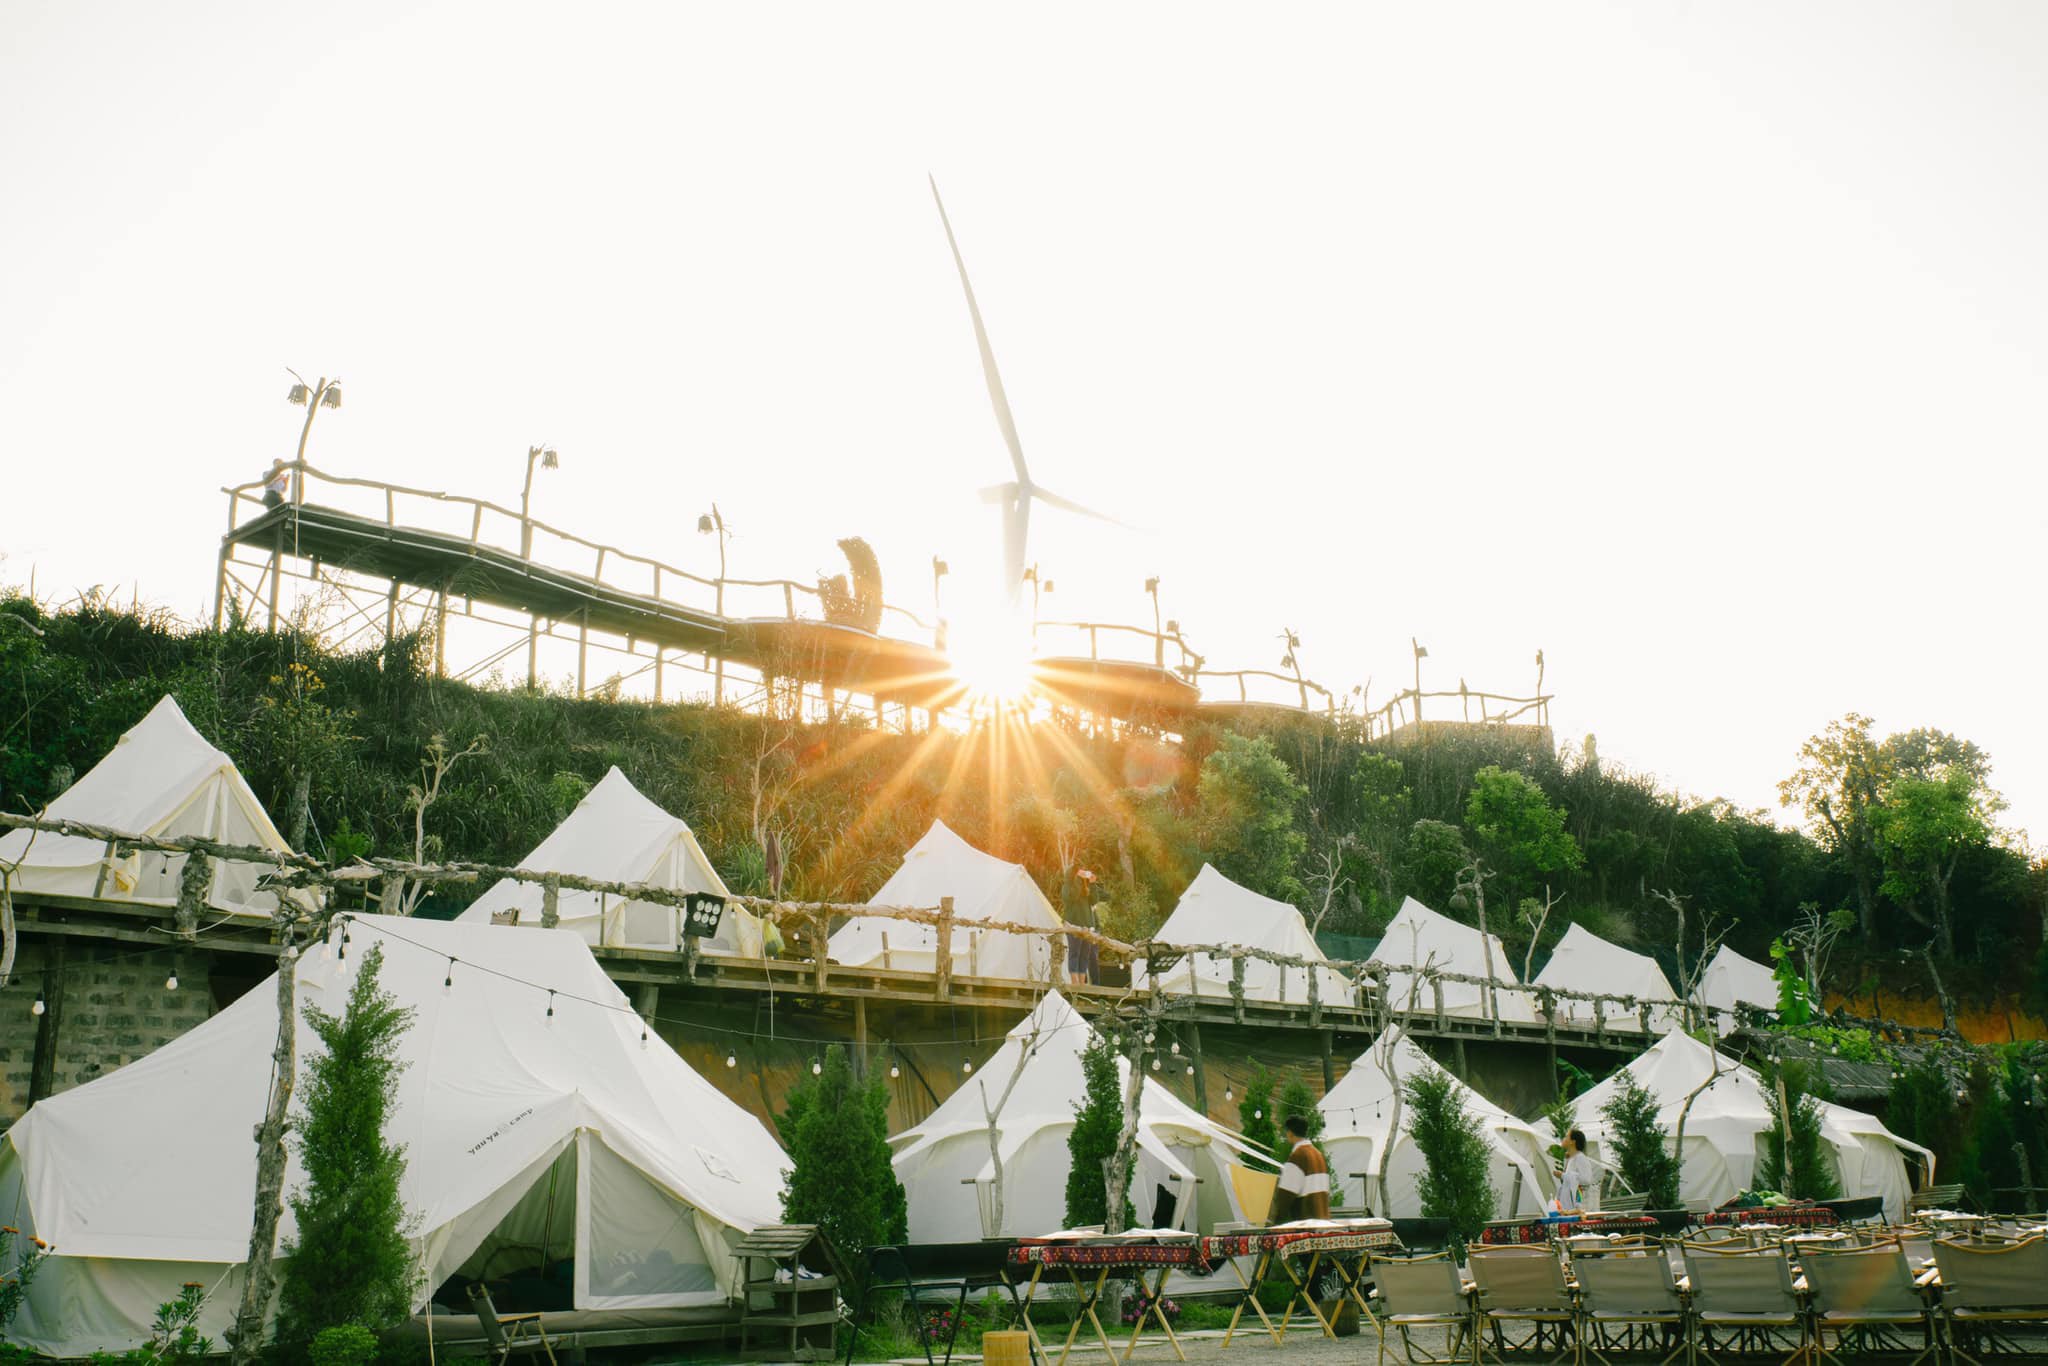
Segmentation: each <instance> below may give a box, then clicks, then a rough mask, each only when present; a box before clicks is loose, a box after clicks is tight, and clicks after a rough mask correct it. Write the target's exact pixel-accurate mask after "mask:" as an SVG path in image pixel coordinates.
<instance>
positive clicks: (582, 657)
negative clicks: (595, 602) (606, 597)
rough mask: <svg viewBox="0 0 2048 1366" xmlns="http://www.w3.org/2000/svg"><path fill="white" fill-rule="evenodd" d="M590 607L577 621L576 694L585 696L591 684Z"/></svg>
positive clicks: (584, 610)
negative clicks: (585, 691)
mask: <svg viewBox="0 0 2048 1366" xmlns="http://www.w3.org/2000/svg"><path fill="white" fill-rule="evenodd" d="M589 669H590V609H589V608H588V607H586V608H584V609H583V611H582V613H581V614H580V615H579V616H578V617H577V621H576V695H577V696H578V697H581V696H583V693H584V690H585V689H586V688H587V687H588V685H589V677H588V675H589Z"/></svg>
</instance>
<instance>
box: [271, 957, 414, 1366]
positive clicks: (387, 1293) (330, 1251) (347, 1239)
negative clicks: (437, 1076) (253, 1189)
mask: <svg viewBox="0 0 2048 1366" xmlns="http://www.w3.org/2000/svg"><path fill="white" fill-rule="evenodd" d="M383 964H384V950H383V946H382V945H372V946H371V947H370V948H369V950H368V951H367V952H365V953H364V954H363V959H362V966H361V967H360V968H359V969H358V970H357V972H356V979H355V982H354V984H353V985H351V986H350V988H349V994H348V1008H347V1010H346V1011H345V1012H344V1013H342V1014H340V1015H329V1014H328V1013H326V1012H325V1011H323V1010H321V1009H320V1008H319V1007H317V1006H307V1007H306V1011H305V1021H306V1025H307V1027H308V1028H310V1029H311V1030H312V1031H313V1033H314V1034H315V1035H316V1036H318V1038H319V1040H320V1043H321V1045H322V1047H321V1051H320V1052H318V1053H316V1054H314V1055H312V1056H311V1057H310V1058H308V1059H307V1061H306V1074H307V1075H306V1086H305V1092H304V1097H305V1100H304V1106H303V1108H302V1110H301V1111H300V1114H299V1116H298V1120H297V1124H296V1132H297V1136H298V1147H299V1161H300V1165H301V1167H302V1168H303V1170H304V1172H305V1184H304V1185H302V1186H300V1187H299V1188H298V1189H297V1190H295V1191H293V1192H292V1195H291V1207H292V1216H293V1218H294V1219H296V1220H297V1222H298V1233H297V1236H296V1237H295V1239H294V1240H293V1241H292V1242H291V1243H290V1244H288V1245H287V1246H286V1247H285V1248H284V1254H285V1256H286V1258H287V1260H286V1262H285V1264H284V1274H283V1276H282V1278H281V1283H280V1286H279V1290H278V1304H277V1343H278V1346H279V1348H280V1350H281V1351H282V1352H283V1353H284V1354H285V1355H287V1356H289V1357H292V1358H293V1359H297V1360H304V1359H305V1356H306V1354H307V1352H308V1351H310V1349H311V1346H312V1342H313V1338H314V1336H315V1335H317V1334H318V1333H319V1332H320V1330H321V1329H323V1328H331V1327H334V1326H335V1325H337V1324H347V1323H354V1324H361V1325H364V1326H365V1327H368V1328H370V1329H371V1330H372V1331H373V1332H374V1331H375V1330H376V1329H379V1328H386V1327H389V1326H391V1325H393V1324H396V1323H398V1322H399V1321H400V1320H402V1319H404V1318H405V1317H406V1315H407V1314H408V1313H410V1312H411V1308H412V1289H413V1280H414V1262H413V1255H412V1248H411V1247H410V1245H409V1244H408V1243H407V1242H406V1236H405V1235H406V1214H405V1206H404V1202H403V1200H402V1199H401V1198H400V1195H399V1184H400V1182H401V1181H402V1180H403V1179H404V1176H405V1149H404V1148H403V1147H402V1146H400V1145H399V1144H396V1143H391V1142H388V1141H386V1139H385V1137H384V1132H385V1127H386V1124H387V1122H388V1120H389V1117H390V1113H391V1107H392V1104H393V1103H394V1102H395V1100H396V1099H397V1095H398V1078H399V1074H400V1073H401V1072H402V1071H404V1069H405V1064H404V1062H402V1061H401V1060H400V1058H399V1056H398V1047H399V1042H400V1040H402V1039H403V1038H404V1036H405V1031H406V1030H408V1029H410V1028H411V1027H412V1020H413V1012H412V1010H411V1008H410V1007H405V1006H400V1005H399V1004H398V1002H397V1001H396V1000H395V999H394V998H393V997H392V996H391V994H390V993H389V992H387V991H385V990H383V989H382V987H380V986H379V985H378V975H379V973H380V971H381V969H382V968H383Z"/></svg>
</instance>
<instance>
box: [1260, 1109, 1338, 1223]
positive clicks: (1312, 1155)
mask: <svg viewBox="0 0 2048 1366" xmlns="http://www.w3.org/2000/svg"><path fill="white" fill-rule="evenodd" d="M1287 1136H1288V1137H1289V1138H1291V1139H1293V1140H1294V1150H1293V1151H1292V1152H1290V1153H1288V1154H1287V1162H1286V1164H1285V1165H1283V1166H1282V1167H1281V1168H1280V1184H1279V1185H1278V1186H1276V1187H1275V1188H1274V1190H1273V1209H1272V1212H1271V1213H1270V1214H1268V1215H1267V1216H1266V1222H1267V1223H1269V1224H1291V1223H1293V1222H1294V1221H1295V1220H1297V1219H1327V1218H1329V1217H1330V1164H1329V1163H1328V1162H1326V1161H1325V1160H1324V1159H1323V1155H1322V1153H1321V1152H1320V1151H1318V1150H1317V1148H1316V1145H1315V1144H1313V1143H1311V1142H1309V1141H1308V1121H1307V1120H1305V1119H1303V1118H1302V1117H1301V1116H1300V1115H1289V1116H1288V1117H1287Z"/></svg>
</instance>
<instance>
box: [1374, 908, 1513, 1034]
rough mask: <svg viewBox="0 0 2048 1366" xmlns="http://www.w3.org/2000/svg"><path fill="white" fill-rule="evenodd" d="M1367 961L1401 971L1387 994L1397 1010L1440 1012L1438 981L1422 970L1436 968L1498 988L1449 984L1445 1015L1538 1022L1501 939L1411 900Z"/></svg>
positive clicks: (1394, 975)
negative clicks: (1437, 1003)
mask: <svg viewBox="0 0 2048 1366" xmlns="http://www.w3.org/2000/svg"><path fill="white" fill-rule="evenodd" d="M1368 961H1370V962H1374V963H1385V964H1387V965H1389V966H1390V967H1393V968H1395V969H1397V971H1394V972H1392V973H1389V974H1388V976H1387V995H1388V997H1389V999H1390V1001H1391V1004H1392V1005H1393V1006H1394V1008H1395V1009H1397V1010H1434V1009H1435V1008H1436V991H1435V986H1436V983H1435V982H1434V981H1433V980H1432V979H1431V978H1429V977H1428V976H1426V975H1425V974H1424V973H1422V972H1420V971H1418V969H1421V968H1428V967H1434V968H1435V969H1436V970H1438V971H1439V972H1454V973H1458V974H1460V975H1461V976H1465V977H1475V978H1479V979H1481V980H1483V981H1490V982H1493V983H1494V984H1495V985H1494V986H1493V988H1491V989H1488V988H1486V987H1484V986H1481V985H1480V984H1479V983H1478V982H1444V983H1443V1000H1444V1013H1445V1014H1447V1015H1459V1016H1478V1017H1480V1018H1482V1019H1493V1018H1495V1017H1496V1016H1498V1018H1500V1019H1503V1020H1520V1021H1526V1022H1530V1023H1533V1022H1534V1021H1535V1019H1536V1008H1535V1007H1534V1006H1533V1005H1531V1004H1530V996H1529V992H1528V989H1527V988H1525V987H1522V986H1520V985H1518V979H1517V978H1516V976H1515V969H1514V966H1513V965H1512V964H1510V963H1509V962H1508V955H1507V950H1506V949H1504V948H1502V947H1501V942H1500V938H1499V936H1497V935H1492V934H1485V935H1482V934H1481V933H1480V932H1479V931H1478V930H1476V929H1474V928H1473V927H1472V926H1470V925H1461V924H1459V923H1458V922H1457V921H1455V920H1452V919H1451V918H1450V917H1448V916H1442V915H1438V914H1437V913H1436V912H1435V911H1432V910H1431V909H1429V907H1427V906H1425V905H1423V904H1422V903H1421V902H1420V901H1417V900H1416V899H1415V898H1414V897H1412V896H1411V897H1409V898H1407V899H1406V900H1405V901H1403V902H1402V903H1401V909H1400V910H1399V911H1398V912H1396V913H1395V915H1394V919H1393V921H1392V923H1390V924H1389V925H1388V926H1387V932H1386V935H1385V936H1384V937H1383V938H1381V940H1380V943H1379V947H1378V948H1376V949H1374V950H1373V951H1372V957H1371V959H1370V960H1368ZM1489 961H1490V963H1491V971H1489V970H1488V967H1489Z"/></svg>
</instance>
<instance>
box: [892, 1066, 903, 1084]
mask: <svg viewBox="0 0 2048 1366" xmlns="http://www.w3.org/2000/svg"><path fill="white" fill-rule="evenodd" d="M902 1075H903V1069H902V1068H900V1067H898V1066H897V1065H896V1064H895V1063H893V1062H892V1063H890V1064H889V1080H890V1081H894V1080H896V1078H898V1077H900V1076H902Z"/></svg>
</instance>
